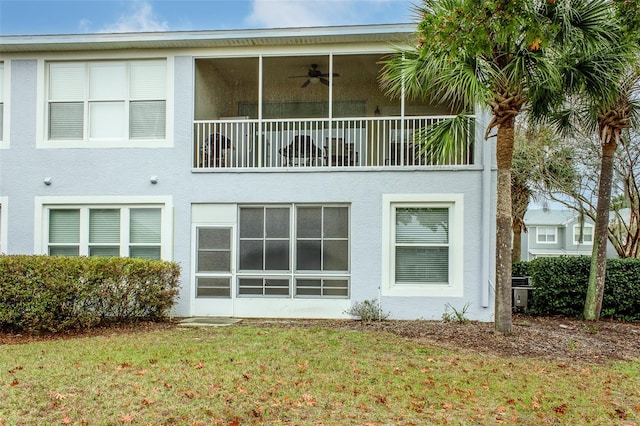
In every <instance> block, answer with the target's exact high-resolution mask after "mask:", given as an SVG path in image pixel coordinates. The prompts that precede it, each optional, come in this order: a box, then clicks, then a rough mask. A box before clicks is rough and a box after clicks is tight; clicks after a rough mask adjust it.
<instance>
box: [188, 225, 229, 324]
mask: <svg viewBox="0 0 640 426" xmlns="http://www.w3.org/2000/svg"><path fill="white" fill-rule="evenodd" d="M233 235H234V228H233V227H232V226H212V225H206V226H195V256H194V261H195V285H194V289H195V295H194V296H195V297H194V307H193V308H194V309H193V315H196V316H233V281H234V280H233V272H234V268H233V265H234V258H233V257H234V256H233V250H232V247H233V238H234V236H233Z"/></svg>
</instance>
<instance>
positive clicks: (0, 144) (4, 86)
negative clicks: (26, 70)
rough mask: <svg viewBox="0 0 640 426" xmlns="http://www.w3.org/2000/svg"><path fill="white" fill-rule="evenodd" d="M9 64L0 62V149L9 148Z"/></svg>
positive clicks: (8, 62)
mask: <svg viewBox="0 0 640 426" xmlns="http://www.w3.org/2000/svg"><path fill="white" fill-rule="evenodd" d="M10 64H11V62H10V61H0V105H1V106H2V108H0V149H8V148H9V123H10V120H9V99H10V95H11V93H10V89H11V67H10Z"/></svg>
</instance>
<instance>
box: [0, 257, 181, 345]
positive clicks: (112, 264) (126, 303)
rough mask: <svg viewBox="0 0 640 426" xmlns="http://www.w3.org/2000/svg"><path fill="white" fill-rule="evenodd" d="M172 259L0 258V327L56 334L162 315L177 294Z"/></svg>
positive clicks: (161, 316)
mask: <svg viewBox="0 0 640 426" xmlns="http://www.w3.org/2000/svg"><path fill="white" fill-rule="evenodd" d="M179 276H180V267H179V266H178V265H177V264H176V263H173V262H164V261H156V260H146V259H131V258H117V257H111V258H107V257H89V258H87V257H62V256H55V257H49V256H22V255H18V256H0V329H4V330H11V331H16V332H31V333H38V332H47V331H48V332H56V331H62V330H68V329H73V328H88V327H94V326H97V325H102V324H105V323H109V322H116V321H136V320H139V319H152V320H155V319H160V318H163V317H164V316H165V315H166V314H167V312H168V310H169V308H170V307H171V306H173V304H174V303H175V298H176V296H177V294H178V286H179Z"/></svg>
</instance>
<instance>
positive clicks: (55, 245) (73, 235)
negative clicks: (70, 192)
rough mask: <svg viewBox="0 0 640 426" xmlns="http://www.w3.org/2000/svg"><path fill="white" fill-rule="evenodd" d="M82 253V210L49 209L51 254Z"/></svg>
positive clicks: (67, 254) (69, 254) (70, 254)
mask: <svg viewBox="0 0 640 426" xmlns="http://www.w3.org/2000/svg"><path fill="white" fill-rule="evenodd" d="M79 254H80V210H79V209H68V210H67V209H51V210H49V255H52V256H78V255H79Z"/></svg>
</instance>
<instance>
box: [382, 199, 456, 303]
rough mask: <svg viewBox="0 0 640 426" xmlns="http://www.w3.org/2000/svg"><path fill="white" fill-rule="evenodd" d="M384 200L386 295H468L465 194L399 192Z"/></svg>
mask: <svg viewBox="0 0 640 426" xmlns="http://www.w3.org/2000/svg"><path fill="white" fill-rule="evenodd" d="M383 200H384V224H383V225H384V234H385V236H386V241H385V243H384V244H385V246H383V270H384V283H383V284H384V285H383V294H385V295H393V296H396V295H397V296H460V295H462V275H463V274H462V268H463V265H464V262H463V259H462V257H463V253H464V251H463V247H462V246H463V235H464V232H463V229H462V228H463V226H464V223H463V221H464V214H463V212H464V209H463V197H462V195H460V194H408V195H403V194H399V195H385V196H384V198H383Z"/></svg>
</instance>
